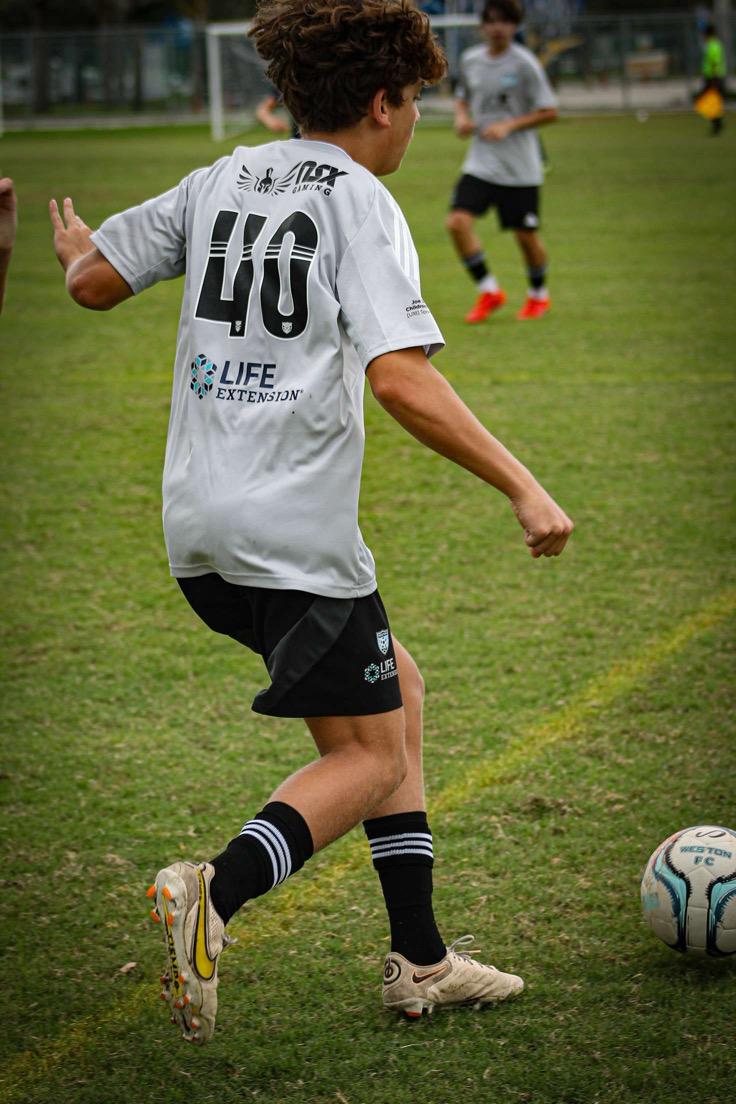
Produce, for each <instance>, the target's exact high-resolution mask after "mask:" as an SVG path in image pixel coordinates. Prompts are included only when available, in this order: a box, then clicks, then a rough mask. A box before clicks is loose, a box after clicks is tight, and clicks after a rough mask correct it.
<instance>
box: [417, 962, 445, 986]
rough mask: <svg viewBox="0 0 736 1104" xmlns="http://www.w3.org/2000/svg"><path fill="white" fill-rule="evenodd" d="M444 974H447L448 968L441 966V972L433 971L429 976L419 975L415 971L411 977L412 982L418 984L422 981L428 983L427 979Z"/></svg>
mask: <svg viewBox="0 0 736 1104" xmlns="http://www.w3.org/2000/svg"><path fill="white" fill-rule="evenodd" d="M444 973H447V967H446V966H440V968H439V970H432V971H431V973H429V974H418V973H417V972H416V970H415V971H414V973H413V974H412V975H411V980H412V981H413V982H416V983H418V982H420V981H426V980H427V978H431V977H435V975H436V974H444Z"/></svg>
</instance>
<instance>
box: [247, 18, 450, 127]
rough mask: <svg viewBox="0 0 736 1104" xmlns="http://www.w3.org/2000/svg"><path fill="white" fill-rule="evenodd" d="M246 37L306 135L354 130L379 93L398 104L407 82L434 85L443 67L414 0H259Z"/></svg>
mask: <svg viewBox="0 0 736 1104" xmlns="http://www.w3.org/2000/svg"><path fill="white" fill-rule="evenodd" d="M249 34H250V35H251V36H252V37H253V39H254V41H255V44H256V47H257V49H258V52H259V53H260V55H261V57H263V58H265V59H266V61H267V62H268V63H269V64H268V70H267V72H268V76H269V79H270V80H271V81H272V82H273V84H275V85H276V87H277V88H278V90H279V92H280V93H281V95H282V97H283V99H284V103H285V104H286V106H287V107H288V109H289V111H290V112H291V114H292V115H293V116H294V118H295V119H296V121H297V123H298V124H299V126H300V127H301V128H302V129H303V130H305V131H307V132H309V131H326V132H332V131H336V130H341V129H343V128H344V127H350V126H354V125H355V124H356V123H358V122H359V121H360V119H362V118H363V116H364V115H365V114H366V113H367V111H368V105H369V104H370V101H371V99H372V98H373V96H374V95H375V93H376V92H378V91H379V90H380V89H383V88H385V89H386V95H387V99H388V101H389V103H390V104H391V105H392V106H393V107H400V106H401V104H402V103H403V94H402V93H403V90H404V89H405V88H406V86H407V85H410V84H417V83H419V82H420V81H422V82H423V83H424V84H435V83H436V82H437V81H438V80H440V79H441V78H442V77H443V76H444V74H445V72H446V70H447V61H446V59H445V55H444V53H443V52H442V49H441V47H440V46H439V44H438V42H437V40H436V38H435V37H434V35H433V34H432V30H431V28H430V25H429V18H428V17H427V15H425V13H424V12H420V11H419V10H418V8H417V7H416V6H415V4H414V2H413V0H264V2H263V3H262V4H261V5H260V6H259V8H258V10H257V12H256V16H255V20H254V22H253V26H252V28H251V30H250V32H249Z"/></svg>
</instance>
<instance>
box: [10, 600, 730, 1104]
mask: <svg viewBox="0 0 736 1104" xmlns="http://www.w3.org/2000/svg"><path fill="white" fill-rule="evenodd" d="M734 613H736V588H731V589H728V590H726V591H723V592H721V593H720V594H719V595H718V596H717V597H716V598H715V599H713V600H711V601H710V602H708V603H706V604H705V605H704V606H702V607H701V609H700V610H698V611H697V612H696V613H694V614H692V615H691V616H689V617H687V618H685V619H684V620H683V621H681V622H680V623H679V625H677V627H676V628H675V629H674V631H673V632H671V633H669V634H667V635H663V636H660V637H658V638H657V639H655V640H654V641H652V642H651V643H650V644H648V645H647V646H645V647H644V648H642V649H641V650H640V651H639V652H638V653H637V654H636V655H634V656H632V657H630V658H629V659H626V660H624V661H622V662H621V663H619V664H616V665H615V666H614V667H612V668H611V669H610V670H609V671H608V672H606V673H605V674H603V675H601V676H600V677H599V678H597V679H594V680H593V681H592V682H590V683H589V684H588V685H587V686H586V687H585V688H584V689H583V690H582V691H581V692H580V693H579V694H577V695H576V696H575V697H574V698H573V700H572V701H571V702H570V703H569V704H568V705H566V706H565V707H564V708H563V709H561V710H560V711H559V712H557V713H555V714H553V715H552V716H550V717H549V718H548V719H546V720H544V721H541V722H539V723H538V724H536V725H533V726H532V727H531V728H530V729H529V730H528V731H527V732H526V733H525V734H524V735H522V736H521V737H519V739H518V740H515V741H514V742H513V743H512V744H511V746H509V747H508V748H507V749H506V750H504V751H503V752H501V754H499V755H498V756H496V757H495V758H494V759H492V760H490V761H487V760H485V759H484V760H483V761H482V762H479V763H476V764H475V765H474V766H470V767H468V768H467V769H466V770H465V771H464V774H463V778H462V779H461V780H459V781H458V782H456V783H450V784H449V785H448V786H447V787H445V789H444V790H442V791H441V793H440V794H438V796H437V797H436V798H435V799H434V800H432V801H431V802H430V812H431V815H432V816H433V817H435V818H436V817H437V816H438V815H442V814H443V813H446V812H449V811H451V810H454V809H456V808H458V807H460V806H461V805H462V804H463V802H464V801H466V800H467V799H468V798H469V797H470V796H472V795H474V794H477V793H478V792H479V791H480V790H483V789H486V788H489V787H491V786H495V785H498V784H500V783H503V782H505V781H510V780H511V779H515V780H518V778H519V775H520V774H523V772H524V770H525V769H526V768H528V767H529V766H530V764H531V763H532V762H533V761H534V760H535V759H536V758H537V757H538V756H539V755H540V754H542V753H543V752H544V751H546V750H547V749H548V748H550V747H551V746H553V745H557V744H561V743H569V742H571V741H573V740H574V739H575V738H576V737H578V736H581V735H582V734H583V733H584V732H585V725H586V722H587V721H588V720H589V719H591V718H593V717H595V716H596V715H597V714H598V713H600V711H601V710H602V709H605V708H607V707H608V706H610V705H611V704H612V703H613V702H614V701H617V700H620V699H621V698H624V697H625V696H626V695H627V694H628V693H630V692H631V691H632V690H634V689H635V688H637V687H639V686H641V685H642V684H643V683H645V682H646V681H648V680H649V679H650V678H651V677H652V676H653V675H654V674H655V672H656V671H657V670H658V669H659V668H660V667H662V666H664V665H665V664H666V663H667V662H668V661H669V660H671V659H673V658H674V657H675V656H677V655H678V654H680V653H681V652H683V651H684V650H685V649H686V648H687V647H688V645H689V644H690V643H691V642H693V641H694V640H696V639H697V638H698V637H700V636H702V635H703V634H704V633H706V632H708V631H709V630H710V629H713V628H715V627H717V626H718V625H719V624H721V623H722V622H723V621H725V620H727V619H728V618H729V617H731V616H732V615H733V614H734ZM346 851H347V854H346V855H345V857H344V858H342V859H341V860H340V861H339V862H336V863H333V864H331V865H330V866H329V867H328V868H326V869H325V870H324V871H321V872H320V873H318V874H317V875H316V876H315V877H314V878H313V879H312V880H311V881H309V882H306V883H305V882H304V881H301V882H297V883H289V884H288V885H287V886H285V887H284V889H282V890H281V891H280V892H279V893H278V895H277V896H276V897H274V898H273V899H272V905H271V911H270V912H268V913H264V914H263V916H262V919H261V920H260V921H259V923H258V925H257V927H256V928H255V929H254V927H253V926H252V925H251V926H246V925H244V924H238V923H237V921H236V922H234V923H233V924H232V925H231V931H232V932H233V934H234V935H235V936H237V938H238V941H239V946H240V947H248V946H249V945H251V944H259V945H260V944H262V943H263V942H264V941H265V940H267V939H273V938H276V937H278V936H280V935H284V934H286V933H287V932H288V931H289V930H290V924H291V921H292V920H293V917H294V915H295V913H296V912H297V910H298V911H299V912H300V913H301V914H302V915H303V914H304V912H305V910H306V909H309V908H310V907H311V906H312V905H315V904H317V903H319V902H321V901H322V900H324V899H326V898H327V897H328V896H329V893H330V891H331V889H332V888H333V887H334V886H335V885H337V884H338V883H340V882H341V881H342V880H343V878H344V877H345V875H346V874H349V873H350V872H352V871H354V870H356V869H360V868H362V867H363V866H364V865H365V863H366V862H367V861H368V853H367V848H366V844H365V842H364V841H363V840H362V839H360V838H358V837H356V838H355V839H353V840H351V841H350V842H349V843H348V844H347V845H346ZM142 899H143V898H142ZM152 989H153V986H152V984H151V981H150V980H148V981H145V982H141V983H140V984H138V985H137V986H136V987H135V989H134V990H133V991H132V992H131V993H130V995H129V996H128V997H127V998H125V999H124V1000H122V1001H119V1002H118V1003H117V1004H115V1006H114V1007H112V1008H109V1009H108V1010H106V1011H104V1012H101V1013H100V1014H95V1015H94V1016H87V1017H84V1018H83V1019H81V1020H78V1021H77V1022H76V1023H73V1024H71V1025H70V1026H68V1027H67V1028H66V1029H65V1032H64V1035H63V1037H62V1038H59V1039H56V1040H53V1041H51V1042H49V1043H47V1044H44V1045H43V1046H42V1049H41V1053H40V1054H39V1053H35V1052H33V1051H24V1052H23V1053H21V1054H19V1055H17V1056H16V1057H15V1058H13V1059H11V1060H10V1061H9V1062H7V1063H6V1065H5V1068H4V1071H3V1073H2V1075H0V1084H2V1086H3V1088H4V1092H5V1097H4V1099H5V1101H6V1102H7V1104H10V1102H11V1101H18V1100H29V1099H32V1098H33V1090H34V1086H36V1085H38V1084H39V1083H41V1082H43V1081H44V1079H45V1078H46V1077H47V1076H49V1075H50V1074H51V1073H52V1072H53V1071H54V1070H55V1069H56V1068H57V1067H58V1066H60V1065H61V1064H62V1063H69V1062H71V1061H74V1060H80V1059H82V1058H83V1057H84V1053H85V1052H86V1051H87V1050H88V1049H90V1048H91V1044H92V1043H93V1041H94V1040H95V1039H97V1038H99V1037H101V1036H103V1035H104V1033H105V1031H106V1030H107V1029H108V1028H109V1029H110V1030H112V1031H118V1032H119V1027H120V1024H121V1023H122V1022H125V1021H130V1020H132V1019H134V1018H135V1017H136V1016H137V1015H138V1014H139V1013H140V1012H141V1011H143V1010H144V1009H145V1008H146V1007H147V1006H150V1005H151V1003H152Z"/></svg>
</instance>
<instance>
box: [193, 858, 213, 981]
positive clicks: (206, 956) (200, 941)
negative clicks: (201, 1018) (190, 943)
mask: <svg viewBox="0 0 736 1104" xmlns="http://www.w3.org/2000/svg"><path fill="white" fill-rule="evenodd" d="M197 878H198V880H199V907H198V909H197V923H196V926H195V929H194V969H195V970H196V971H197V973H198V974H199V976H200V977H201V978H202V980H203V981H210V980H211V979H212V978H213V977H214V973H215V968H216V966H217V959H216V958H212V957H211V955H210V953H209V948H208V947H207V889H206V887H205V884H204V875H203V873H202V871H201V870H199V869H198V870H197Z"/></svg>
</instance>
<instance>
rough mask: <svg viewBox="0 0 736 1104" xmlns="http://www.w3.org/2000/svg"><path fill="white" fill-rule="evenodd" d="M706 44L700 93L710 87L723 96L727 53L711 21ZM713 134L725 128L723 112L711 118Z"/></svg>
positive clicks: (706, 29) (706, 34) (707, 29)
mask: <svg viewBox="0 0 736 1104" xmlns="http://www.w3.org/2000/svg"><path fill="white" fill-rule="evenodd" d="M704 34H705V46H704V49H703V68H702V73H703V87H702V88H701V90H700V92H699V93H698V94H699V95H701V96H702V94H703V92H705V91H707V90H708V89H709V88H712V89H715V91H716V92H719V93H720V95H721V97H722V98H725V95H726V87H725V84H726V55H725V51H724V49H723V43H722V42H721V40H720V39H719V38H718V35H717V34H716V28H715V26H714V25H713V24H712V23H709V24H708V25H707V26H706V28H705V31H704ZM710 125H711V134H720V133H721V131H722V130H723V112H722V113H721V114H720V115H718V116H717V117H716V118H715V119H711V124H710Z"/></svg>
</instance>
